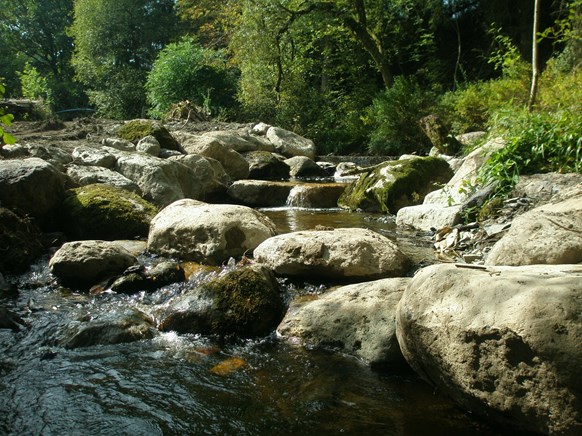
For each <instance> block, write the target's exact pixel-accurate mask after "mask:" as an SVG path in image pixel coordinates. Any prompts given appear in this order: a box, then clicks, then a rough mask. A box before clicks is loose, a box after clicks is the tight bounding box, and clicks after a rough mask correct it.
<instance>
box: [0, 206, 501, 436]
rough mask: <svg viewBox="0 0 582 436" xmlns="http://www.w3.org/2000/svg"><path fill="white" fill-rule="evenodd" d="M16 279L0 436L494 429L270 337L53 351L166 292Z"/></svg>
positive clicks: (350, 362) (4, 348)
mask: <svg viewBox="0 0 582 436" xmlns="http://www.w3.org/2000/svg"><path fill="white" fill-rule="evenodd" d="M266 213H267V214H268V215H269V216H270V217H271V218H272V219H274V220H275V222H276V223H277V226H278V227H279V231H280V232H285V231H293V230H303V229H307V228H313V227H315V225H317V224H323V225H326V226H335V227H352V226H357V227H361V226H366V227H367V226H369V227H370V228H374V227H377V230H378V231H380V232H381V233H384V234H386V235H387V236H389V237H392V238H400V236H398V235H396V234H395V227H394V225H393V223H392V222H390V220H389V219H386V217H384V218H382V217H379V216H378V217H367V218H366V217H365V216H363V215H360V214H350V213H348V212H343V211H314V210H285V209H281V210H271V211H267V212H266ZM411 238H412V239H414V237H413V236H411ZM15 283H16V284H17V286H18V293H17V295H16V296H12V297H10V298H8V299H5V301H3V302H2V303H3V304H5V305H6V306H7V308H8V309H9V310H11V311H12V312H14V313H16V314H18V315H19V316H20V318H21V319H22V320H23V325H22V326H21V328H20V329H19V330H18V331H16V332H14V331H12V330H8V329H2V330H0V434H8V435H24V434H27V435H28V434H34V435H174V434H213V435H214V434H216V435H224V434H229V435H230V434H232V435H235V434H236V435H240V434H245V435H246V434H249V435H263V434H265V435H267V434H268V435H275V434H276V435H287V434H288V435H324V434H358V435H361V434H378V435H380V434H381V435H467V436H468V435H482V436H492V435H495V434H497V433H496V432H495V431H493V430H491V429H490V428H488V427H486V426H484V425H482V424H481V423H479V422H478V421H476V420H474V419H472V417H471V416H469V415H467V414H464V413H462V412H461V411H459V410H458V409H457V408H455V407H454V406H453V405H452V404H451V403H450V402H448V401H447V400H446V399H444V398H443V397H441V396H440V395H439V394H438V393H436V392H434V391H433V389H432V388H430V387H429V386H428V385H426V384H425V383H423V382H421V381H420V380H419V379H417V378H416V376H415V375H413V374H412V373H402V372H401V371H394V372H391V371H390V370H389V369H388V370H387V371H386V370H385V371H384V372H379V371H374V370H372V369H370V368H369V367H368V366H366V365H363V364H362V363H361V362H359V361H357V360H355V359H353V358H350V357H347V356H343V355H341V354H337V353H329V352H325V351H322V350H309V349H305V348H303V347H300V346H297V345H293V344H289V343H286V342H281V341H279V340H278V339H277V338H276V337H275V336H272V337H267V338H262V339H259V340H253V341H240V342H238V343H234V344H232V343H231V344H222V343H219V342H217V341H215V340H213V339H212V338H208V337H201V336H196V335H177V334H175V333H172V332H170V333H160V334H159V335H157V336H156V337H155V338H154V339H151V340H144V341H140V342H135V343H131V344H119V345H103V346H91V347H87V348H79V349H67V348H65V347H63V346H61V345H59V344H60V343H62V342H60V340H61V339H62V335H63V332H64V331H66V328H67V327H68V326H69V325H70V324H71V323H75V322H77V321H78V320H79V319H90V318H92V317H94V316H96V315H97V314H99V313H103V312H114V311H116V310H123V309H124V308H127V307H137V308H139V309H140V310H144V311H146V312H147V311H148V310H150V309H152V308H153V307H155V306H159V305H163V304H165V302H166V301H167V298H168V295H170V296H171V294H172V292H173V290H172V289H167V288H166V289H164V288H162V289H161V290H158V291H156V293H154V294H153V295H151V296H144V295H143V294H140V295H137V296H131V297H130V296H122V295H115V294H110V295H99V296H90V295H87V294H82V293H77V292H74V291H71V290H68V289H63V288H61V287H59V286H56V284H55V283H54V281H53V280H52V277H51V276H50V274H49V273H48V269H47V259H44V260H42V261H41V262H39V264H37V265H35V266H34V267H33V268H32V270H31V271H30V272H28V273H27V274H25V275H23V276H21V277H20V278H19V279H18V280H17V281H16V282H15ZM148 308H149V309H148ZM150 313H151V310H150Z"/></svg>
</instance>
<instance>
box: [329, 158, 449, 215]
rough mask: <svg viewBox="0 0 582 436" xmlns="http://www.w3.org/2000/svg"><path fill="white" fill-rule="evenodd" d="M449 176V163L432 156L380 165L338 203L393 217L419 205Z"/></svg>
mask: <svg viewBox="0 0 582 436" xmlns="http://www.w3.org/2000/svg"><path fill="white" fill-rule="evenodd" d="M452 175H453V173H452V171H451V168H450V167H449V164H448V163H447V162H446V161H444V160H442V159H439V158H434V157H422V158H414V159H406V160H398V161H388V162H384V163H382V164H380V165H378V166H376V167H375V168H374V169H373V170H372V171H370V172H367V173H365V174H362V175H361V176H360V178H359V179H358V180H357V181H356V182H353V183H352V184H351V185H349V186H348V187H347V188H346V190H345V192H344V194H343V195H342V196H341V197H340V199H339V202H338V204H339V206H340V207H343V208H346V209H350V210H358V209H361V210H364V211H367V212H389V213H391V214H396V212H398V210H399V209H400V208H402V207H405V206H410V205H413V204H419V203H421V202H422V200H423V199H424V196H425V195H426V194H428V193H429V192H431V191H433V190H434V189H435V186H436V184H438V183H446V182H447V181H448V180H449V179H450V178H451V177H452Z"/></svg>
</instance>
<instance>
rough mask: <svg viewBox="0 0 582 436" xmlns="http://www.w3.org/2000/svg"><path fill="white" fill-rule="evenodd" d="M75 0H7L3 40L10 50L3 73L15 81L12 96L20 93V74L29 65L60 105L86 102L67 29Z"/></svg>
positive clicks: (0, 19)
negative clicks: (18, 80)
mask: <svg viewBox="0 0 582 436" xmlns="http://www.w3.org/2000/svg"><path fill="white" fill-rule="evenodd" d="M72 12H73V0H3V1H2V7H0V38H1V39H2V42H3V45H4V44H6V47H10V48H11V50H10V51H9V52H8V53H1V54H2V56H3V57H4V56H5V57H7V58H6V59H3V60H2V62H1V64H2V66H1V67H0V68H7V70H5V71H0V73H1V74H4V75H6V77H8V78H11V79H12V80H11V82H10V83H9V86H10V91H11V94H12V95H16V94H17V82H16V80H15V79H16V77H17V72H22V71H23V68H24V66H25V64H26V63H27V62H28V63H29V64H30V66H31V67H33V68H35V69H36V70H37V71H38V73H39V74H40V75H41V76H42V77H43V78H44V79H45V80H46V81H47V85H48V87H49V88H50V90H51V95H52V96H53V99H54V102H55V104H56V105H58V106H67V105H69V104H75V103H78V102H79V101H81V100H82V93H81V91H80V89H79V86H78V85H77V84H75V83H74V80H73V76H74V70H73V69H72V67H71V65H70V61H71V57H72V53H73V40H72V38H71V37H70V36H68V35H67V33H66V29H67V28H68V27H69V26H70V24H71V23H72V17H73V14H72Z"/></svg>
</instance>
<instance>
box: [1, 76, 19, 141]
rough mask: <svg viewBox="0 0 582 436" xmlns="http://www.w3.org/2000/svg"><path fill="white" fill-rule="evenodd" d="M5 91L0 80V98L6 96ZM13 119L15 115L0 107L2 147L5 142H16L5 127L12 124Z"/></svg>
mask: <svg viewBox="0 0 582 436" xmlns="http://www.w3.org/2000/svg"><path fill="white" fill-rule="evenodd" d="M4 91H5V88H4V85H3V84H2V83H1V82H0V100H1V99H2V97H3V96H4ZM13 119H14V115H12V114H6V113H4V109H3V108H2V107H0V147H2V145H4V144H14V143H15V142H16V139H14V137H13V136H12V135H10V134H9V133H7V132H5V131H4V127H8V126H10V124H12V120H13Z"/></svg>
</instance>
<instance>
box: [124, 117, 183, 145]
mask: <svg viewBox="0 0 582 436" xmlns="http://www.w3.org/2000/svg"><path fill="white" fill-rule="evenodd" d="M150 135H151V136H153V137H154V138H156V139H157V140H158V142H159V143H160V147H162V148H166V149H169V150H177V151H179V150H180V144H179V143H178V141H176V139H175V138H174V137H173V136H172V135H171V134H170V132H169V131H168V129H166V128H165V127H164V126H162V125H161V124H160V123H158V122H157V121H151V120H132V121H128V122H127V123H125V124H124V125H123V126H121V127H120V128H119V129H118V130H117V136H119V137H120V138H122V139H125V140H127V141H131V142H133V143H134V144H135V143H137V142H138V141H139V140H140V139H142V138H145V137H146V136H150Z"/></svg>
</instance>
